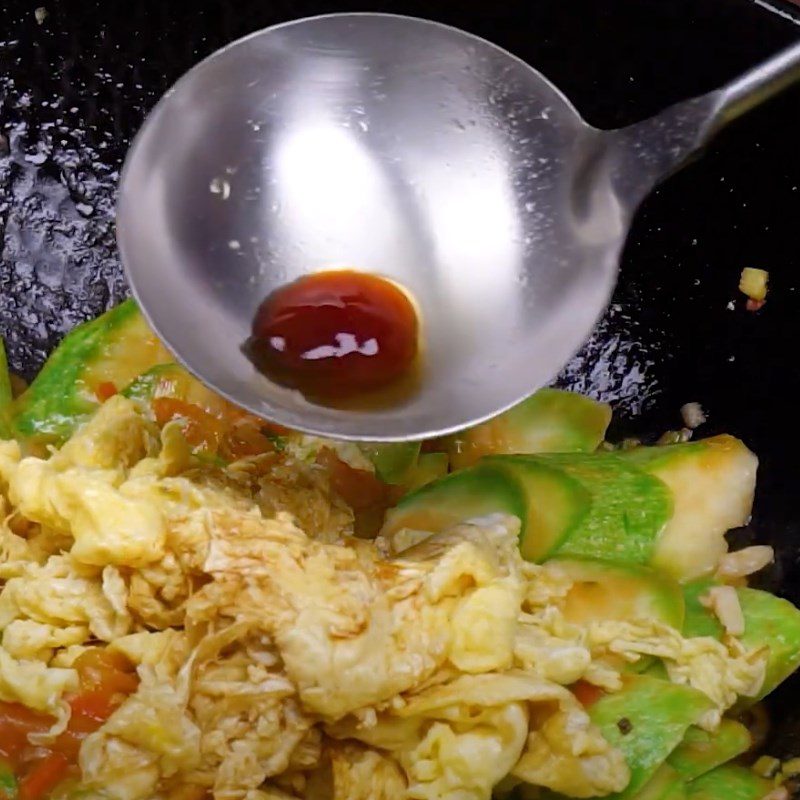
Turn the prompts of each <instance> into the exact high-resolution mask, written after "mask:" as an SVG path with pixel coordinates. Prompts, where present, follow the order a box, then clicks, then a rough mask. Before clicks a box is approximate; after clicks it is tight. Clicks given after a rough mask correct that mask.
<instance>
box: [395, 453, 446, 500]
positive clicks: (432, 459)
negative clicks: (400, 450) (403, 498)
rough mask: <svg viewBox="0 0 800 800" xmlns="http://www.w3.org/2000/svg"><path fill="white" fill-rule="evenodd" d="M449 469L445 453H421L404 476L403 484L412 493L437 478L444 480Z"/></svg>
mask: <svg viewBox="0 0 800 800" xmlns="http://www.w3.org/2000/svg"><path fill="white" fill-rule="evenodd" d="M449 467H450V458H449V456H448V455H447V453H423V454H422V455H421V456H420V457H419V458H418V459H417V463H416V464H415V465H414V466H413V467H412V468H411V470H410V472H409V473H408V474H407V475H406V477H405V479H404V481H403V484H404V486H406V487H407V488H408V489H409V491H414V490H415V489H419V488H420V487H422V486H425V485H427V484H429V483H433V481H436V480H439V478H444V476H445V475H447V471H448V469H449Z"/></svg>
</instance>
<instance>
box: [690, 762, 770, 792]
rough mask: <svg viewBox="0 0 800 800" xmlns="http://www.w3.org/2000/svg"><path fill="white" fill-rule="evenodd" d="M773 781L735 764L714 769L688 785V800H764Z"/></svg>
mask: <svg viewBox="0 0 800 800" xmlns="http://www.w3.org/2000/svg"><path fill="white" fill-rule="evenodd" d="M773 788H775V787H774V785H773V784H772V782H771V781H768V780H766V779H765V778H761V777H759V776H758V775H756V774H755V773H754V772H753V771H752V770H749V769H747V768H746V767H740V766H737V765H735V764H726V765H725V766H722V767H717V768H716V769H712V770H711V771H710V772H706V774H705V775H701V776H700V777H699V778H696V779H695V780H693V781H691V782H690V783H688V784H687V785H686V789H687V798H688V800H762V798H763V797H764V796H765V795H767V794H769V792H770V791H772V789H773Z"/></svg>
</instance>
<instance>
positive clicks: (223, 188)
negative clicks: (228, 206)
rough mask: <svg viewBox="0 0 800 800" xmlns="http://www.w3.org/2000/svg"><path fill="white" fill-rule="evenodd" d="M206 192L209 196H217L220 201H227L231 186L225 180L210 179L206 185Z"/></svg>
mask: <svg viewBox="0 0 800 800" xmlns="http://www.w3.org/2000/svg"><path fill="white" fill-rule="evenodd" d="M208 191H209V192H211V194H218V195H219V196H220V199H221V200H227V199H228V198H229V197H230V196H231V185H230V183H228V181H227V180H225V178H212V179H211V183H209V184H208Z"/></svg>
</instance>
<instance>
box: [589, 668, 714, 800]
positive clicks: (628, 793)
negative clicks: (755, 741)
mask: <svg viewBox="0 0 800 800" xmlns="http://www.w3.org/2000/svg"><path fill="white" fill-rule="evenodd" d="M624 681H625V683H624V686H623V688H622V690H621V691H619V692H615V693H613V694H607V695H604V696H603V697H601V698H600V699H599V700H598V701H597V702H596V703H594V704H593V705H592V706H591V707H590V708H589V716H590V717H591V718H592V721H593V722H594V723H595V724H596V725H598V726H599V728H600V730H601V731H602V732H603V736H605V738H606V739H607V740H608V741H609V742H610V743H611V744H612V745H614V746H615V747H618V748H619V749H620V750H621V751H622V753H623V754H624V755H625V760H626V761H627V762H628V766H629V767H630V770H631V780H630V783H629V784H628V786H627V787H626V788H625V789H624V790H623V791H622V792H619V793H618V794H615V795H611V796H610V797H613V798H614V799H615V800H622V799H623V798H625V799H626V800H627V798H634V797H636V793H637V792H639V791H640V790H641V789H642V788H643V787H644V786H645V785H646V784H647V782H648V781H649V780H650V779H651V778H652V777H653V776H654V775H655V773H656V770H658V768H659V767H660V766H661V765H662V764H663V763H664V762H665V761H666V759H667V757H668V756H669V754H670V753H671V752H672V751H673V750H674V749H675V747H677V745H678V744H679V743H680V742H681V741H682V739H683V738H684V736H685V734H686V731H687V729H688V728H689V726H690V725H694V724H696V723H697V721H698V720H699V719H700V717H701V716H702V715H703V714H704V713H705V712H706V711H708V710H709V709H710V708H711V701H710V700H709V699H708V698H707V697H706V696H705V695H704V694H703V693H702V692H699V691H697V690H696V689H692V688H691V687H689V686H683V685H680V684H676V683H669V682H668V681H662V680H659V679H658V678H652V677H650V676H648V675H626V676H625V678H624ZM623 721H625V723H624V724H623ZM626 731H627V732H626Z"/></svg>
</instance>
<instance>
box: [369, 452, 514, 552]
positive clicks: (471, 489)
mask: <svg viewBox="0 0 800 800" xmlns="http://www.w3.org/2000/svg"><path fill="white" fill-rule="evenodd" d="M525 505H526V500H525V495H524V492H523V489H522V487H521V486H520V485H519V484H518V483H516V482H514V481H510V480H508V478H507V477H506V476H505V475H504V474H503V473H502V472H500V471H498V470H497V469H494V468H492V467H490V466H487V465H479V466H477V467H472V468H470V469H466V470H462V471H461V472H454V473H453V474H452V475H448V476H447V477H445V478H442V479H440V480H438V481H435V482H434V483H431V484H428V485H427V486H423V487H422V488H421V489H418V490H417V491H415V492H412V493H410V494H408V495H406V496H405V497H404V498H402V500H400V502H399V503H398V504H397V505H396V506H395V507H394V508H392V509H390V510H389V512H388V513H387V515H386V522H385V523H384V525H383V528H382V530H381V534H382V536H384V537H385V538H386V539H387V540H388V541H389V542H390V543H391V545H392V548H393V549H394V550H395V552H399V551H401V550H404V549H405V548H406V547H407V546H409V545H410V544H414V543H416V542H417V541H419V540H420V539H422V538H426V536H427V535H429V534H430V532H437V531H442V530H444V529H445V528H448V527H449V526H451V525H455V524H457V523H459V522H462V521H463V520H465V519H470V518H474V517H484V516H487V515H489V514H496V513H504V514H511V515H513V516H515V517H518V518H519V519H520V520H522V521H523V526H524V520H525ZM404 531H409V532H412V533H411V534H409V535H407V534H406V533H404ZM415 531H416V532H417V534H419V532H423V535H421V536H420V535H416V536H414V535H413V532H415Z"/></svg>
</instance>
